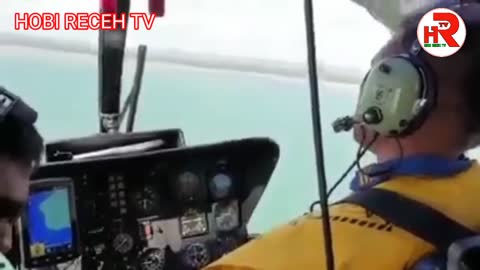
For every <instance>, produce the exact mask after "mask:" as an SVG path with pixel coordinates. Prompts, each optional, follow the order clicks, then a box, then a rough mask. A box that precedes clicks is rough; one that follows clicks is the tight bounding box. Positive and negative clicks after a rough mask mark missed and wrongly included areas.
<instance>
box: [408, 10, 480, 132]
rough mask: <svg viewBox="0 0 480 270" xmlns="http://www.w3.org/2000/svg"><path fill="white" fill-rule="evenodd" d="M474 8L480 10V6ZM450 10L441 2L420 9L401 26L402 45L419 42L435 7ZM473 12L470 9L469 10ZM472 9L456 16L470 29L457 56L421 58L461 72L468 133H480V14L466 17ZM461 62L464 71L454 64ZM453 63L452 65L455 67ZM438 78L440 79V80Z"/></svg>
mask: <svg viewBox="0 0 480 270" xmlns="http://www.w3.org/2000/svg"><path fill="white" fill-rule="evenodd" d="M475 5H478V6H476V7H475V8H474V9H475V10H479V11H480V9H479V7H480V4H475ZM445 7H446V8H448V7H449V4H448V1H446V2H440V3H438V4H437V5H435V6H434V7H429V8H428V9H424V10H420V11H419V12H416V13H414V14H412V15H410V16H408V17H407V18H406V19H405V20H404V21H403V23H402V27H401V28H402V33H401V34H400V36H401V43H402V44H401V45H402V47H403V48H405V49H408V48H410V46H411V45H412V44H413V42H414V41H415V39H417V26H418V23H419V21H420V20H421V19H422V17H423V15H424V14H425V13H427V12H428V11H430V10H432V9H433V8H445ZM468 9H470V10H468ZM472 9H473V7H472V6H469V7H464V8H463V9H461V10H458V11H457V13H459V15H460V16H461V17H462V18H463V19H464V21H465V25H466V28H467V37H466V40H465V43H464V45H463V47H462V48H461V49H460V51H459V52H457V53H456V54H455V55H452V56H450V57H445V58H437V59H433V57H431V56H429V55H428V54H426V53H423V54H421V56H420V57H421V58H424V59H430V60H432V59H433V60H434V61H435V62H439V63H441V64H442V65H445V66H446V67H449V68H448V69H449V70H450V71H451V72H452V73H453V72H455V71H457V72H461V76H459V78H460V80H461V81H459V82H458V87H457V89H458V90H460V91H462V93H464V94H465V96H464V98H465V101H466V106H467V110H468V112H469V119H468V122H469V126H468V127H467V129H468V131H469V132H472V133H478V132H480V76H479V72H480V20H479V17H478V14H476V15H475V14H474V15H473V16H472V14H473V13H471V14H467V13H468V11H472ZM458 59H462V63H463V64H464V67H463V68H457V67H455V64H454V63H460V62H456V61H458ZM452 64H453V65H452ZM437 79H438V78H437Z"/></svg>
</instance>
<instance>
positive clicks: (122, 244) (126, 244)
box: [112, 233, 133, 254]
mask: <svg viewBox="0 0 480 270" xmlns="http://www.w3.org/2000/svg"><path fill="white" fill-rule="evenodd" d="M112 245H113V249H114V250H115V251H117V252H118V253H122V254H125V253H127V252H129V251H130V250H132V248H133V238H132V237H131V236H130V235H129V234H127V233H119V234H117V235H116V236H115V238H114V239H113V244H112Z"/></svg>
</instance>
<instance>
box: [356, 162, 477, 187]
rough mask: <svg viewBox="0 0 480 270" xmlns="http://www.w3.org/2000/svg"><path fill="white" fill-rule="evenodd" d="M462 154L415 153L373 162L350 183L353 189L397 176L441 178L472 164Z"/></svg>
mask: <svg viewBox="0 0 480 270" xmlns="http://www.w3.org/2000/svg"><path fill="white" fill-rule="evenodd" d="M472 163H473V162H472V160H470V159H468V158H466V157H465V156H464V155H462V156H461V157H459V158H458V159H457V160H451V159H446V158H443V157H438V156H434V155H417V156H410V157H404V158H402V159H397V160H391V161H387V162H383V163H375V164H372V165H370V166H367V167H365V168H363V169H361V170H359V171H357V172H356V173H355V177H354V178H353V180H352V182H351V183H350V188H351V189H352V190H353V191H359V190H364V189H368V188H371V187H373V186H376V185H378V184H380V183H383V182H385V181H388V180H390V179H392V178H394V177H398V176H431V177H434V178H436V179H442V178H446V177H450V176H453V175H456V174H458V173H461V172H464V171H466V170H468V169H469V168H470V166H471V165H472Z"/></svg>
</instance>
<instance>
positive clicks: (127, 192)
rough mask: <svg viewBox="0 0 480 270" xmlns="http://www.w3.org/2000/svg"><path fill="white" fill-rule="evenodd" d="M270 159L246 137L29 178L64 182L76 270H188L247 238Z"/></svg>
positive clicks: (263, 145) (273, 154)
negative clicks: (70, 192)
mask: <svg viewBox="0 0 480 270" xmlns="http://www.w3.org/2000/svg"><path fill="white" fill-rule="evenodd" d="M277 159H278V147H277V145H276V144H274V143H273V142H272V141H270V140H268V139H247V140H240V141H232V142H226V143H221V144H213V145H205V146H196V147H182V148H179V149H174V150H161V151H157V152H155V153H148V154H143V155H132V156H124V157H115V158H108V159H101V160H87V161H82V162H75V161H69V162H59V163H57V164H50V165H47V166H45V167H42V168H40V170H39V172H38V173H37V175H36V176H35V179H36V181H38V180H41V179H44V178H46V177H49V178H52V177H64V178H65V177H67V178H70V179H71V181H72V183H73V185H74V187H75V189H74V190H75V194H74V197H75V201H76V203H75V205H76V217H77V219H78V220H77V223H78V228H77V229H78V230H77V233H78V239H79V243H80V244H79V251H78V254H79V256H78V258H77V259H78V260H80V261H81V269H89V270H90V269H108V270H109V269H112V270H113V269H140V270H163V269H165V270H169V269H179V270H182V269H191V270H194V269H201V268H202V267H204V266H206V265H208V264H209V263H211V262H212V261H214V260H216V259H217V258H219V257H221V256H223V255H224V254H225V253H228V252H230V251H232V250H233V249H235V248H237V247H238V246H240V245H242V244H244V243H245V242H246V241H248V232H247V228H246V224H247V222H248V220H249V218H250V216H251V214H252V212H253V209H254V208H255V206H256V204H257V203H258V201H259V199H260V197H261V194H262V192H263V190H264V188H265V186H266V184H267V183H268V180H269V177H270V175H271V173H272V172H273V169H274V167H275V164H276V162H277ZM34 183H35V181H34ZM27 230H28V229H27ZM24 234H28V232H27V231H25V232H24ZM27 244H28V243H27ZM44 266H47V265H45V261H35V260H29V265H27V267H29V268H37V267H44Z"/></svg>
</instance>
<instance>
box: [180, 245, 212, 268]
mask: <svg viewBox="0 0 480 270" xmlns="http://www.w3.org/2000/svg"><path fill="white" fill-rule="evenodd" d="M182 255H183V256H182V259H183V262H184V263H185V264H186V265H187V266H188V267H191V268H193V269H201V268H202V267H204V266H206V265H207V264H208V263H209V262H210V253H209V251H208V248H207V246H206V245H205V244H203V243H193V244H191V245H189V246H187V247H186V248H185V250H184V251H183V254H182Z"/></svg>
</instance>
